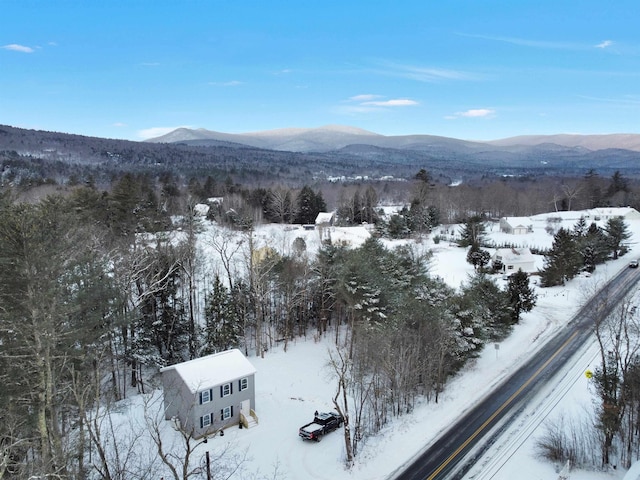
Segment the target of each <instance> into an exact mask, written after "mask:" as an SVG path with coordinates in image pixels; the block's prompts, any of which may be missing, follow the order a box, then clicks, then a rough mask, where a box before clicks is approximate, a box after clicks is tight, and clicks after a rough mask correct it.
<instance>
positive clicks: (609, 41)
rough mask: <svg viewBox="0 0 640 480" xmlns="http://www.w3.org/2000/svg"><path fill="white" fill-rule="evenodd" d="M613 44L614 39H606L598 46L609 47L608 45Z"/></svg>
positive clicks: (597, 46)
mask: <svg viewBox="0 0 640 480" xmlns="http://www.w3.org/2000/svg"><path fill="white" fill-rule="evenodd" d="M611 45H613V41H611V40H605V41H604V42H602V43H599V44H597V45H596V48H607V47H610V46H611Z"/></svg>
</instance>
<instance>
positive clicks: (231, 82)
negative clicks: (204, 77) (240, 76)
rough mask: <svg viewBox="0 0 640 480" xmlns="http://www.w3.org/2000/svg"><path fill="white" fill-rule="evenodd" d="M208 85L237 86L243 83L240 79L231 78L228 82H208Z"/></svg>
mask: <svg viewBox="0 0 640 480" xmlns="http://www.w3.org/2000/svg"><path fill="white" fill-rule="evenodd" d="M209 85H213V86H215V87H237V86H238V85H244V82H241V81H240V80H231V81H229V82H209Z"/></svg>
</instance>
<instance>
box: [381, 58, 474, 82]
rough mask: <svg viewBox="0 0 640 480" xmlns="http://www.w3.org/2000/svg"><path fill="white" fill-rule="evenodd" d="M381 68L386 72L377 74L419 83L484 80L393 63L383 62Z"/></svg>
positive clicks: (455, 71) (467, 74)
mask: <svg viewBox="0 0 640 480" xmlns="http://www.w3.org/2000/svg"><path fill="white" fill-rule="evenodd" d="M380 66H381V67H384V70H378V71H376V73H379V74H382V75H389V76H393V77H401V78H408V79H410V80H416V81H419V82H431V83H433V82H440V81H448V80H479V79H481V78H482V76H481V75H478V74H474V73H469V72H465V71H462V70H451V69H446V68H435V67H422V66H417V65H404V64H398V63H393V62H381V63H380Z"/></svg>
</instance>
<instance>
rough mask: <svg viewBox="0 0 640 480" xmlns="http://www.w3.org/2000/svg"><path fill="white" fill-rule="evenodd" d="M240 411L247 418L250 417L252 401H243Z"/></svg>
mask: <svg viewBox="0 0 640 480" xmlns="http://www.w3.org/2000/svg"><path fill="white" fill-rule="evenodd" d="M240 411H241V412H242V414H243V415H244V416H245V417H248V416H249V415H250V413H251V400H249V399H247V400H243V401H242V403H241V404H240Z"/></svg>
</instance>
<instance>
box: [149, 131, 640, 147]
mask: <svg viewBox="0 0 640 480" xmlns="http://www.w3.org/2000/svg"><path fill="white" fill-rule="evenodd" d="M147 141H148V142H152V143H185V144H189V145H201V146H206V145H219V144H220V143H221V142H228V143H235V144H241V145H247V146H251V147H256V148H264V149H269V150H281V151H288V152H330V151H336V150H340V149H343V148H345V147H349V146H352V145H369V146H373V147H379V148H392V149H401V150H418V151H427V150H429V151H434V150H436V151H437V150H442V149H445V150H452V151H458V152H460V153H462V152H465V153H472V152H481V151H487V150H490V149H492V148H493V149H495V150H504V151H507V152H513V153H518V152H522V151H525V150H529V149H530V148H531V147H537V146H540V145H546V146H547V147H546V148H547V149H553V148H552V145H556V146H558V147H564V148H570V149H576V150H577V151H580V149H584V150H583V151H584V152H585V153H586V151H599V150H606V149H622V150H630V151H635V152H640V134H609V135H575V134H559V135H527V136H517V137H510V138H505V139H500V140H493V141H469V140H460V139H455V138H449V137H442V136H435V135H392V136H388V135H380V134H378V133H374V132H370V131H367V130H363V129H360V128H356V127H349V126H342V125H327V126H323V127H319V128H285V129H277V130H267V131H260V132H250V133H241V134H236V133H222V132H216V131H213V130H206V129H204V128H198V129H189V128H178V129H176V130H174V131H172V132H170V133H168V134H166V135H163V136H160V137H156V138H152V139H149V140H147Z"/></svg>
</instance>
